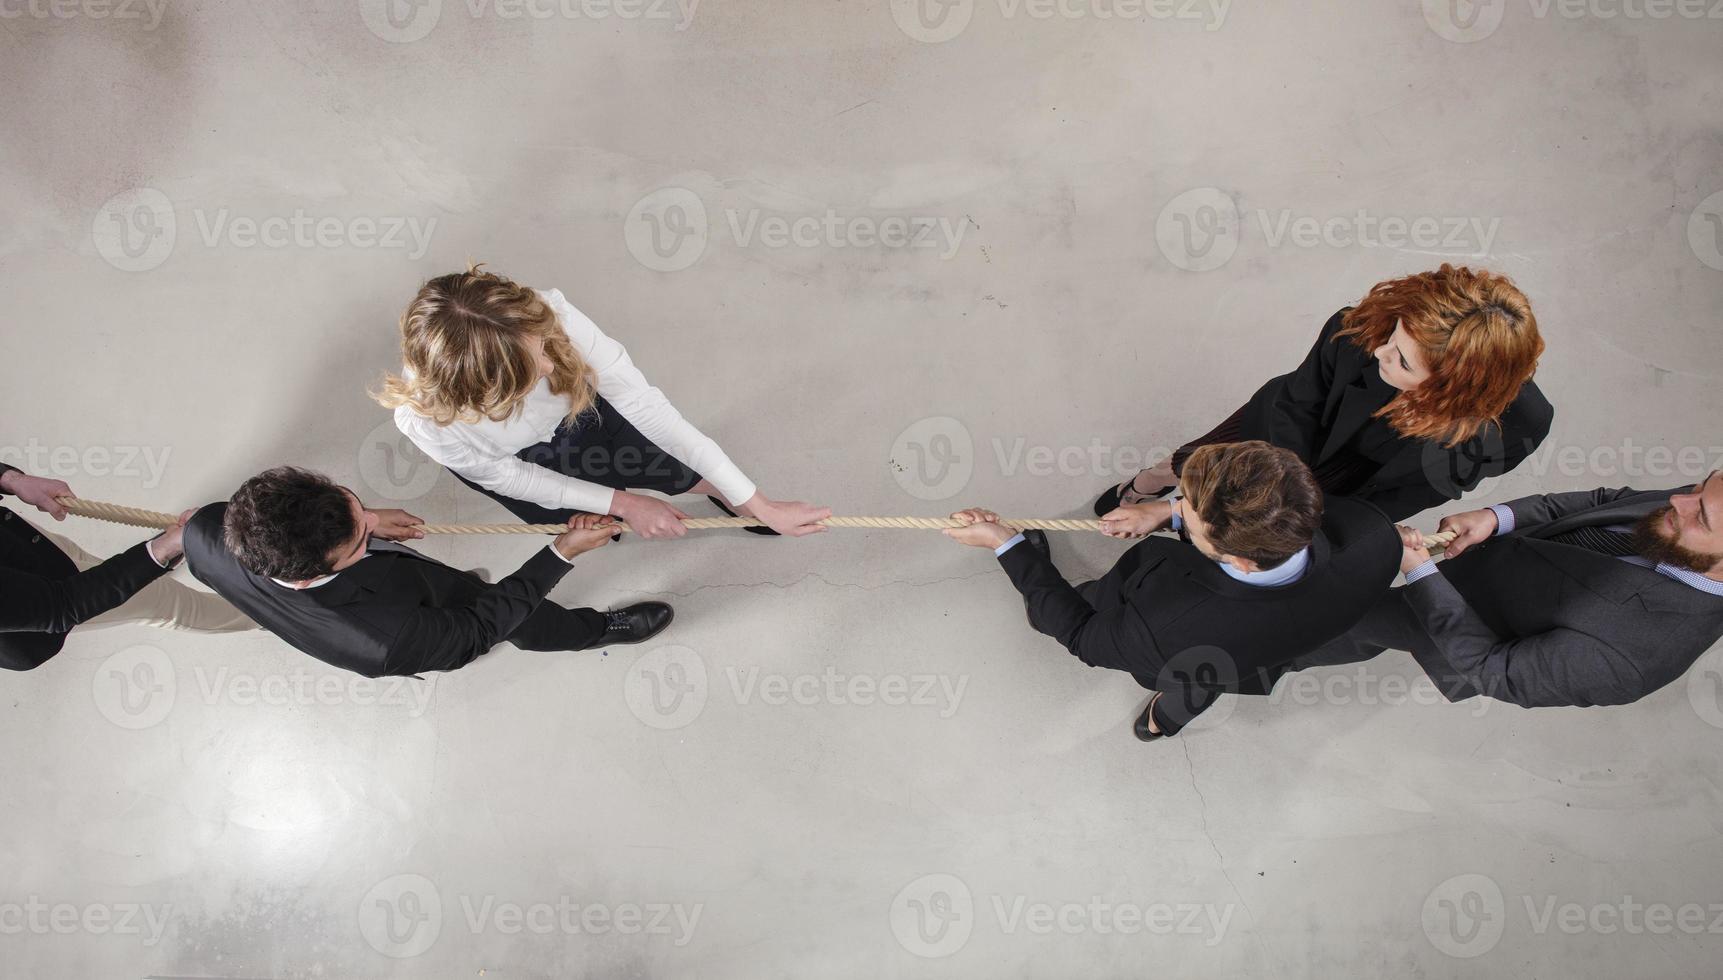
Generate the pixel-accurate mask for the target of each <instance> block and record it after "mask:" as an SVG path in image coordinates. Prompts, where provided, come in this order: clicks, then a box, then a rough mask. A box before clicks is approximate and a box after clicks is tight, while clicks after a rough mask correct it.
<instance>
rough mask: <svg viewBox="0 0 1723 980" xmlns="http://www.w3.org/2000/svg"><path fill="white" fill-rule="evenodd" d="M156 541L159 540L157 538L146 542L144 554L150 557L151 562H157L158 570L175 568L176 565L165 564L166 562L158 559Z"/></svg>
mask: <svg viewBox="0 0 1723 980" xmlns="http://www.w3.org/2000/svg"><path fill="white" fill-rule="evenodd" d="M156 540H157V539H156V538H151V539H149V540H148V541H145V542H144V554H146V555H149V556H150V561H153V562H155V563H156V567H157V568H172V567H173V566H174V563H172V562H165V561H162V560H161V559H160V558H157V557H156V549H155V547H154V546H155V543H156Z"/></svg>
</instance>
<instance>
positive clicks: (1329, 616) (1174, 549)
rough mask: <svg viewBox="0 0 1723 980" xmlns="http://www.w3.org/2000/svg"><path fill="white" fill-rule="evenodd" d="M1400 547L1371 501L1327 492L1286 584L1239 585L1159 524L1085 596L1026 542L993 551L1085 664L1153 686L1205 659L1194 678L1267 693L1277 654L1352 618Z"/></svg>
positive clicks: (1380, 588)
mask: <svg viewBox="0 0 1723 980" xmlns="http://www.w3.org/2000/svg"><path fill="white" fill-rule="evenodd" d="M1400 553H1401V547H1400V536H1399V534H1398V532H1396V531H1395V530H1394V527H1393V525H1392V524H1390V523H1389V522H1388V520H1387V518H1385V517H1383V516H1382V512H1381V511H1379V510H1377V509H1376V508H1375V507H1373V506H1371V505H1369V504H1365V503H1361V502H1359V501H1355V500H1348V499H1346V498H1343V497H1330V498H1328V499H1327V500H1326V503H1325V507H1324V511H1323V516H1322V527H1321V529H1320V530H1319V531H1318V532H1317V534H1316V538H1315V539H1314V540H1313V541H1312V542H1311V562H1310V568H1309V570H1308V571H1307V572H1306V573H1305V575H1304V577H1303V578H1301V579H1299V580H1298V581H1296V582H1293V583H1291V584H1289V585H1282V586H1276V587H1272V588H1263V587H1259V586H1254V585H1247V584H1245V583H1243V582H1240V581H1238V580H1236V579H1233V578H1231V577H1230V576H1228V575H1227V574H1226V573H1225V572H1223V571H1221V568H1220V566H1219V565H1218V564H1216V563H1215V562H1213V561H1211V560H1210V559H1209V558H1207V557H1205V556H1204V555H1203V554H1202V552H1200V551H1198V550H1197V549H1196V548H1195V547H1193V546H1192V545H1190V544H1188V543H1186V542H1184V541H1181V540H1179V539H1177V538H1173V537H1168V536H1164V535H1163V536H1159V537H1150V538H1147V539H1145V540H1143V541H1141V542H1138V543H1137V544H1136V545H1133V546H1132V547H1131V549H1130V550H1129V551H1127V552H1125V554H1124V555H1123V556H1122V557H1121V558H1120V559H1119V561H1118V564H1116V565H1114V566H1113V568H1112V570H1111V571H1109V572H1108V573H1107V574H1106V575H1104V576H1102V577H1101V578H1100V579H1099V580H1097V581H1096V582H1095V583H1094V584H1093V586H1092V587H1091V588H1089V589H1088V590H1086V591H1087V592H1088V594H1089V599H1085V598H1084V597H1083V595H1081V594H1079V593H1078V591H1077V590H1076V589H1074V588H1072V587H1071V585H1070V584H1068V583H1067V582H1066V581H1065V580H1064V578H1062V577H1061V576H1060V575H1059V570H1058V569H1057V568H1054V567H1053V562H1052V561H1051V560H1050V559H1048V557H1047V556H1046V555H1045V554H1043V553H1041V552H1040V551H1039V550H1037V549H1035V548H1033V547H1030V546H1028V545H1027V544H1018V545H1017V546H1016V547H1014V548H1012V549H1011V550H1009V551H1007V552H1005V554H1003V555H1001V556H999V561H1000V563H1001V564H1002V565H1004V567H1005V572H1006V574H1007V575H1009V576H1010V577H1011V582H1012V584H1014V585H1016V586H1017V590H1018V591H1019V592H1021V593H1023V597H1024V600H1025V601H1026V603H1027V605H1028V608H1029V622H1030V624H1031V625H1033V626H1034V627H1035V629H1036V630H1038V631H1040V632H1042V633H1045V634H1047V635H1048V636H1051V637H1053V638H1054V639H1056V640H1058V641H1059V642H1060V643H1061V644H1063V645H1064V647H1065V649H1067V650H1069V651H1071V653H1073V654H1075V655H1076V657H1077V658H1078V659H1079V660H1081V661H1083V662H1084V663H1086V664H1088V665H1089V666H1091V667H1110V668H1113V669H1115V670H1128V671H1130V672H1131V673H1132V674H1135V675H1136V676H1137V677H1138V678H1139V680H1142V681H1144V683H1145V684H1147V685H1148V686H1150V687H1156V688H1157V689H1158V690H1164V689H1165V688H1164V687H1161V686H1159V685H1158V684H1157V683H1155V682H1154V681H1155V679H1157V678H1161V677H1164V676H1166V672H1167V671H1169V670H1171V671H1172V672H1174V673H1177V674H1180V675H1200V674H1201V673H1202V672H1203V671H1204V670H1207V671H1210V672H1211V674H1210V677H1209V678H1208V679H1207V680H1206V682H1203V683H1201V684H1199V685H1198V686H1207V687H1212V688H1214V689H1217V690H1226V691H1235V692H1237V693H1241V694H1266V693H1268V691H1269V689H1270V688H1272V687H1273V686H1274V681H1275V679H1276V678H1278V677H1279V676H1280V673H1281V672H1282V669H1283V668H1284V667H1285V665H1286V664H1287V662H1288V661H1291V660H1293V659H1294V658H1296V657H1298V656H1300V655H1301V654H1304V653H1307V652H1309V651H1310V650H1313V649H1315V648H1316V647H1318V646H1320V645H1322V644H1323V643H1326V642H1327V641H1329V640H1331V639H1333V638H1334V637H1336V636H1339V635H1340V634H1342V633H1344V632H1346V631H1347V630H1348V629H1351V628H1352V626H1353V624H1355V623H1356V622H1357V621H1358V619H1359V618H1360V617H1361V616H1363V615H1364V612H1365V611H1366V610H1367V609H1369V608H1370V606H1371V605H1372V604H1373V603H1374V602H1376V601H1377V600H1378V599H1379V598H1380V597H1381V596H1382V595H1384V594H1385V593H1387V591H1388V589H1389V587H1390V586H1391V585H1393V584H1394V576H1395V575H1396V574H1397V573H1398V572H1399V570H1400ZM1091 600H1092V601H1091ZM1192 656H1195V657H1196V658H1197V659H1198V660H1200V661H1202V663H1192V662H1191V659H1190V658H1191V657H1192ZM1205 665H1206V666H1205ZM1229 675H1230V676H1229ZM1197 680H1199V681H1201V680H1202V678H1200V677H1198V678H1197ZM1163 683H1164V682H1163Z"/></svg>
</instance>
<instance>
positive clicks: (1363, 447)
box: [1095, 264, 1555, 521]
mask: <svg viewBox="0 0 1723 980" xmlns="http://www.w3.org/2000/svg"><path fill="white" fill-rule="evenodd" d="M1543 350H1544V342H1543V338H1542V337H1540V336H1539V335H1538V324H1537V318H1536V317H1534V316H1532V309H1531V304H1530V303H1529V302H1528V301H1527V300H1526V297H1525V294H1523V293H1521V292H1520V291H1519V289H1518V288H1517V287H1515V286H1514V284H1513V283H1512V282H1511V281H1509V279H1508V278H1507V277H1506V276H1500V275H1496V274H1495V273H1492V272H1486V271H1483V270H1477V271H1474V270H1472V269H1468V268H1465V267H1464V266H1461V267H1458V268H1456V267H1454V266H1451V265H1447V264H1444V265H1443V266H1442V267H1441V268H1440V269H1438V270H1436V271H1435V272H1421V273H1419V274H1417V275H1413V276H1406V277H1404V278H1401V279H1391V280H1388V281H1387V282H1380V283H1377V284H1376V285H1375V286H1373V287H1371V289H1370V292H1369V294H1368V295H1366V296H1365V297H1364V299H1363V300H1361V301H1360V302H1359V303H1358V305H1357V306H1355V307H1348V308H1346V309H1343V310H1341V311H1340V312H1338V313H1336V314H1334V315H1333V316H1332V317H1329V319H1328V322H1327V323H1326V324H1324V325H1323V327H1322V334H1321V335H1320V336H1318V337H1317V338H1316V346H1314V347H1312V348H1311V349H1310V353H1309V354H1308V355H1307V356H1306V357H1305V358H1304V363H1303V364H1300V365H1299V366H1298V369H1297V370H1295V371H1293V372H1292V373H1291V374H1283V375H1281V376H1280V377H1278V378H1274V379H1273V380H1271V381H1269V382H1268V383H1267V384H1265V385H1263V386H1262V387H1261V388H1260V389H1258V390H1257V392H1256V394H1255V395H1254V396H1252V397H1251V399H1250V401H1249V402H1248V403H1247V404H1246V405H1245V406H1244V407H1243V408H1241V409H1239V410H1238V411H1237V412H1234V413H1233V414H1232V417H1231V418H1228V419H1227V420H1226V421H1225V422H1222V423H1221V424H1220V425H1218V426H1216V427H1215V429H1214V431H1212V432H1210V433H1208V434H1207V435H1205V436H1202V437H1201V438H1199V439H1196V440H1195V441H1193V442H1190V443H1188V444H1187V445H1185V446H1182V447H1180V448H1179V450H1178V451H1177V452H1175V453H1173V455H1172V456H1171V457H1170V458H1169V459H1168V460H1165V461H1163V462H1161V463H1160V464H1159V465H1157V466H1155V467H1152V468H1150V469H1146V470H1143V471H1142V472H1140V473H1138V474H1137V475H1136V476H1135V477H1133V478H1132V479H1131V480H1130V481H1129V482H1127V483H1123V484H1120V485H1119V486H1117V487H1114V488H1112V489H1110V490H1108V491H1107V492H1106V493H1104V494H1102V495H1101V498H1100V499H1099V500H1097V501H1096V502H1095V513H1096V514H1098V515H1101V516H1103V517H1104V516H1105V515H1107V514H1108V513H1109V512H1111V511H1113V510H1114V509H1115V508H1117V507H1119V505H1120V504H1135V503H1141V502H1142V501H1145V500H1150V499H1153V498H1155V497H1161V496H1165V495H1166V493H1167V492H1168V491H1169V490H1171V489H1172V487H1173V485H1174V484H1175V483H1176V482H1177V474H1178V472H1179V471H1180V470H1181V469H1182V468H1183V466H1184V461H1185V459H1186V458H1188V457H1189V456H1190V454H1191V451H1192V450H1194V449H1196V448H1197V447H1198V446H1202V445H1207V444H1209V443H1217V442H1242V441H1244V440H1247V439H1262V440H1265V441H1267V442H1270V443H1273V444H1274V445H1277V446H1284V447H1286V448H1287V449H1290V450H1292V451H1293V452H1296V453H1297V454H1298V455H1299V456H1300V457H1302V458H1303V459H1304V461H1305V462H1306V463H1309V464H1310V467H1311V468H1312V469H1313V470H1315V472H1316V478H1317V481H1318V482H1319V483H1321V485H1322V488H1323V490H1325V491H1327V492H1328V493H1331V494H1338V495H1346V496H1352V497H1357V498H1361V499H1364V500H1368V501H1370V502H1371V503H1373V504H1375V505H1376V506H1377V507H1379V508H1381V509H1382V511H1383V512H1385V513H1386V514H1387V515H1388V517H1389V519H1390V520H1394V521H1402V520H1405V519H1406V518H1408V517H1411V516H1412V515H1413V514H1417V513H1419V512H1420V511H1424V510H1427V509H1429V508H1431V507H1435V506H1438V505H1440V504H1444V503H1446V502H1448V501H1450V500H1457V499H1459V498H1460V496H1461V494H1464V493H1465V492H1466V491H1468V490H1471V489H1472V488H1473V487H1476V486H1477V485H1478V484H1479V483H1480V482H1481V481H1482V480H1483V479H1484V478H1485V477H1490V476H1497V475H1499V474H1502V473H1506V472H1507V471H1509V470H1511V469H1513V468H1514V467H1515V466H1518V465H1519V463H1520V461H1521V460H1523V459H1525V458H1526V457H1527V456H1529V455H1531V453H1532V451H1533V450H1535V449H1536V448H1537V447H1538V445H1539V444H1540V443H1542V442H1543V440H1544V437H1545V436H1547V435H1549V429H1550V421H1551V420H1552V419H1553V418H1554V416H1555V410H1554V409H1553V408H1551V407H1550V403H1549V401H1548V400H1547V399H1545V398H1544V396H1543V393H1542V392H1541V391H1539V390H1538V386H1537V385H1536V384H1535V383H1533V382H1532V374H1533V372H1535V371H1536V370H1537V363H1538V357H1539V355H1541V354H1542V353H1543Z"/></svg>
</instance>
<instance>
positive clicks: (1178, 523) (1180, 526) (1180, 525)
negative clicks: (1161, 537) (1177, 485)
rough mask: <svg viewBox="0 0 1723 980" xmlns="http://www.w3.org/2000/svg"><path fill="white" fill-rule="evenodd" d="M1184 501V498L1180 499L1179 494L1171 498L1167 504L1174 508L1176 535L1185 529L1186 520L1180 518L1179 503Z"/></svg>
mask: <svg viewBox="0 0 1723 980" xmlns="http://www.w3.org/2000/svg"><path fill="white" fill-rule="evenodd" d="M1182 499H1184V498H1182V497H1180V496H1179V495H1178V494H1173V495H1172V496H1171V497H1169V498H1168V499H1167V502H1168V503H1170V504H1172V507H1173V523H1172V528H1173V533H1174V534H1177V533H1179V532H1180V531H1183V530H1184V529H1185V519H1184V518H1182V517H1180V516H1179V506H1178V505H1179V501H1180V500H1182Z"/></svg>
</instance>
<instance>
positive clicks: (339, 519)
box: [222, 466, 359, 582]
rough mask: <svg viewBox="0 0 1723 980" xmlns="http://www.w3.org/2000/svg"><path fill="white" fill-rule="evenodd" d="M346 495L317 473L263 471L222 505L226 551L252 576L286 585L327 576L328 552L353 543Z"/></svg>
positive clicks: (289, 469) (349, 502)
mask: <svg viewBox="0 0 1723 980" xmlns="http://www.w3.org/2000/svg"><path fill="white" fill-rule="evenodd" d="M358 530H359V525H357V524H355V523H354V522H353V504H352V500H351V498H350V497H348V495H347V491H345V490H343V489H341V487H340V486H339V485H337V484H336V483H335V482H334V481H333V480H330V479H329V478H328V477H326V476H324V475H322V474H321V473H312V472H309V471H307V470H301V469H297V468H295V467H292V466H277V467H276V468H275V469H272V470H265V471H263V472H262V473H259V474H257V475H256V476H254V477H252V478H251V479H249V480H247V481H245V482H244V483H242V484H240V486H239V490H238V491H236V492H235V493H234V495H233V497H232V499H230V500H229V501H228V502H227V516H226V517H225V518H223V520H222V537H223V539H224V540H225V541H226V543H227V550H229V551H231V552H233V556H234V557H235V558H237V559H239V563H240V564H241V565H244V566H245V567H246V568H247V569H249V570H250V571H251V572H253V573H255V574H257V575H265V576H268V577H269V578H278V579H282V580H283V581H288V582H298V581H303V580H304V579H310V578H316V577H318V576H319V575H327V574H329V571H330V568H331V566H332V564H333V563H332V562H331V561H330V560H329V553H330V552H332V551H334V550H335V549H336V548H338V547H340V546H341V545H344V544H346V543H347V542H349V541H352V540H353V535H354V534H356V533H357V532H358Z"/></svg>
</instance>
